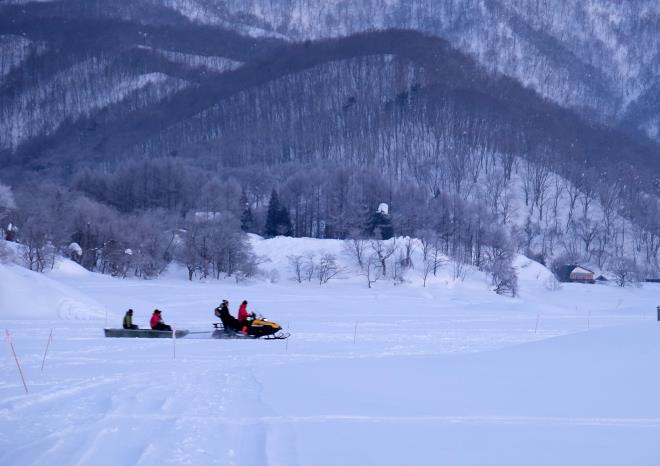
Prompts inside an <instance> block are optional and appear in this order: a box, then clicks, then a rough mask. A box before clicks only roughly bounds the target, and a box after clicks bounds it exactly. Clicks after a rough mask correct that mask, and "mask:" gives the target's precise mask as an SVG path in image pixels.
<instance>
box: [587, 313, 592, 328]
mask: <svg viewBox="0 0 660 466" xmlns="http://www.w3.org/2000/svg"><path fill="white" fill-rule="evenodd" d="M590 328H591V309H589V315H588V316H587V330H589V329H590Z"/></svg>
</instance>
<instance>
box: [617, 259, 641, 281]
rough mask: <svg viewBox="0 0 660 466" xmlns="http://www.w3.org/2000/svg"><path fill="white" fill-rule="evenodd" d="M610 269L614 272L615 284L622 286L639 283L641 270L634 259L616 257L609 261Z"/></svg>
mask: <svg viewBox="0 0 660 466" xmlns="http://www.w3.org/2000/svg"><path fill="white" fill-rule="evenodd" d="M610 269H611V270H612V273H614V277H615V280H616V284H617V285H619V286H621V287H624V286H629V285H633V284H636V283H639V282H640V281H641V275H642V273H641V271H640V269H639V267H638V266H637V264H636V263H635V261H634V260H632V259H630V258H628V257H617V258H616V259H614V260H613V261H612V262H611V263H610Z"/></svg>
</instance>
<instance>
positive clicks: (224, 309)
mask: <svg viewBox="0 0 660 466" xmlns="http://www.w3.org/2000/svg"><path fill="white" fill-rule="evenodd" d="M214 312H215V316H216V317H218V318H220V320H221V321H222V325H223V326H224V327H225V328H226V329H232V330H235V329H236V328H237V322H238V321H237V320H236V319H235V318H234V316H233V315H231V314H230V313H229V301H227V300H226V299H223V300H222V304H220V306H218V307H216V308H215V311H214Z"/></svg>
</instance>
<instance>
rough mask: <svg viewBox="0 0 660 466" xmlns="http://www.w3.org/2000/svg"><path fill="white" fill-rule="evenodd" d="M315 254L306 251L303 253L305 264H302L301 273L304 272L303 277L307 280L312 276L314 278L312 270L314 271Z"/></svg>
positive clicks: (309, 280)
mask: <svg viewBox="0 0 660 466" xmlns="http://www.w3.org/2000/svg"><path fill="white" fill-rule="evenodd" d="M315 259H316V254H314V253H313V252H311V251H310V252H308V253H307V254H305V264H304V266H303V273H304V274H305V275H304V276H305V278H306V279H307V281H308V282H311V281H312V278H314V272H316V267H317V266H316V262H315Z"/></svg>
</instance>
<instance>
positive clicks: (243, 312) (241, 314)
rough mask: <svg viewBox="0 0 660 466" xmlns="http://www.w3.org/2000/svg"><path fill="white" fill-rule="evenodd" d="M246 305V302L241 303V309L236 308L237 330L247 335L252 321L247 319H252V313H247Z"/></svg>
mask: <svg viewBox="0 0 660 466" xmlns="http://www.w3.org/2000/svg"><path fill="white" fill-rule="evenodd" d="M247 304H248V302H247V301H243V302H242V303H241V307H239V308H238V325H239V327H238V328H240V329H241V331H242V332H243V333H247V330H248V327H249V326H250V325H251V324H252V321H251V320H249V318H250V317H252V318H254V313H251V312H248V310H247Z"/></svg>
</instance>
